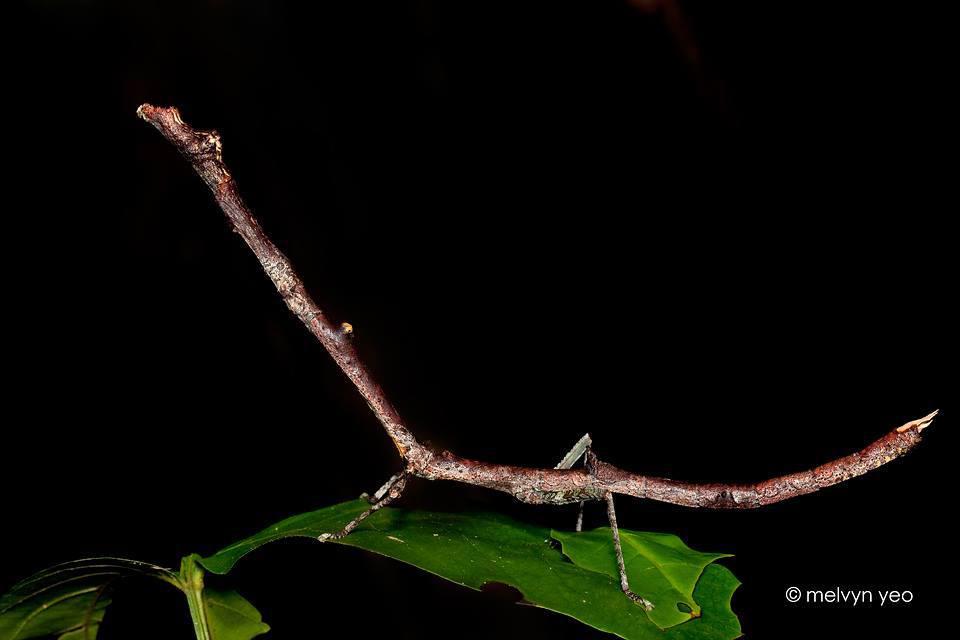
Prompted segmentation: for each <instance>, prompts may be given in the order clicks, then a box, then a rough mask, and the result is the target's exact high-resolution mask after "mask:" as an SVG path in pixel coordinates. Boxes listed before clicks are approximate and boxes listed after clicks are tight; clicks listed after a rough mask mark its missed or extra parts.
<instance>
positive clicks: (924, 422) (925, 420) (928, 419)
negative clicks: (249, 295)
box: [897, 409, 940, 433]
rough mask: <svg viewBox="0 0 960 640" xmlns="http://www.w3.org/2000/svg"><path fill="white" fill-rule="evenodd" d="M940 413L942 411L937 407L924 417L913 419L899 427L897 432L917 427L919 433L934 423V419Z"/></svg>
mask: <svg viewBox="0 0 960 640" xmlns="http://www.w3.org/2000/svg"><path fill="white" fill-rule="evenodd" d="M938 413H940V409H936V410H934V411H933V412H931V413H928V414H927V415H925V416H923V417H922V418H918V419H917V420H911V421H910V422H908V423H906V424H905V425H903V426H902V427H897V432H898V433H903V432H904V431H909V430H910V429H913V428H916V429H917V433H919V432H921V431H923V430H924V429H926V428H927V427H929V426H930V425H931V424H932V423H933V419H934V418H936V417H937V414H938Z"/></svg>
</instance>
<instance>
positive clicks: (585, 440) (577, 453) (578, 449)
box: [555, 433, 593, 532]
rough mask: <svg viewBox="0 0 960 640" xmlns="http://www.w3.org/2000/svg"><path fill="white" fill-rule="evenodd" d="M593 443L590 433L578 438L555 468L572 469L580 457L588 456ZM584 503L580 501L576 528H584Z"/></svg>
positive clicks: (580, 529)
mask: <svg viewBox="0 0 960 640" xmlns="http://www.w3.org/2000/svg"><path fill="white" fill-rule="evenodd" d="M591 444H593V441H592V440H591V439H590V434H589V433H585V434H583V437H582V438H580V439H579V440H577V444H575V445H573V449H570V452H569V453H567V455H565V456H563V460H561V461H560V464H558V465H557V466H556V467H555V468H556V469H570V468H572V467H573V465H575V464H576V463H577V461H578V460H579V459H580V458H586V456H587V454H588V453H589V452H590V445H591ZM583 505H584V502H583V501H581V502H580V507H579V510H578V511H577V526H576V530H577V531H578V532H579V531H582V530H583Z"/></svg>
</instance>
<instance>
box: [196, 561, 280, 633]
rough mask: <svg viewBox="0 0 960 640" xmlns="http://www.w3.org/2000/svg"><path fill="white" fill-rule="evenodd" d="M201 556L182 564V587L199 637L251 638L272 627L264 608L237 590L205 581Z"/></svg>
mask: <svg viewBox="0 0 960 640" xmlns="http://www.w3.org/2000/svg"><path fill="white" fill-rule="evenodd" d="M199 558H200V556H198V555H196V554H194V555H190V556H187V557H186V558H184V559H183V561H182V562H181V564H180V578H181V581H182V588H183V591H184V593H185V594H186V596H187V603H188V605H189V606H190V617H191V619H192V620H193V629H194V632H195V633H196V635H197V640H251V638H255V637H257V636H259V635H261V634H264V633H266V632H267V631H270V627H268V626H267V625H266V624H264V623H263V621H262V619H261V617H260V612H259V611H257V610H256V608H254V606H253V605H252V604H250V603H249V602H248V601H247V600H246V599H245V598H244V597H243V596H241V595H240V594H239V593H237V592H236V591H223V590H218V589H213V588H211V587H209V586H207V585H205V584H204V579H203V569H201V568H200V567H199V566H198V565H197V560H198V559H199Z"/></svg>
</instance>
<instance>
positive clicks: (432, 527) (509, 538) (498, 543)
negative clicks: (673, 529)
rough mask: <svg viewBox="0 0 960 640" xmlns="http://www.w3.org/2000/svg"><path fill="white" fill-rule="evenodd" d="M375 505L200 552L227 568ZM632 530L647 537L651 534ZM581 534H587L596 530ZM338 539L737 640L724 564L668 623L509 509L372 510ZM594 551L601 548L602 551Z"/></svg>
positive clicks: (706, 636)
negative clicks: (685, 611)
mask: <svg viewBox="0 0 960 640" xmlns="http://www.w3.org/2000/svg"><path fill="white" fill-rule="evenodd" d="M367 507H369V505H368V504H367V503H366V502H365V501H363V500H356V501H351V502H346V503H343V504H339V505H334V506H332V507H328V508H325V509H320V510H317V511H313V512H310V513H305V514H302V515H298V516H294V517H292V518H288V519H286V520H283V521H281V522H279V523H277V524H275V525H273V526H271V527H268V528H266V529H264V530H263V531H261V532H260V533H257V534H255V535H253V536H251V537H250V538H247V539H245V540H242V541H240V542H238V543H236V544H233V545H230V546H229V547H226V548H225V549H222V550H221V551H219V552H218V553H216V554H214V555H212V556H210V557H207V558H202V559H200V560H199V562H200V563H201V564H202V565H203V566H204V567H206V568H207V570H209V571H211V572H214V573H221V574H225V573H227V572H229V571H230V570H231V569H232V568H233V566H234V565H235V564H236V563H237V561H238V560H240V558H242V557H243V556H244V555H246V554H247V553H250V552H251V551H253V550H254V549H256V548H257V547H260V546H262V545H264V544H267V543H269V542H272V541H275V540H280V539H283V538H289V537H309V538H314V539H315V538H316V537H317V536H319V535H320V534H321V533H329V532H334V531H338V530H339V529H341V528H342V527H343V525H344V524H346V523H347V522H348V521H350V520H351V519H353V518H354V517H355V516H356V515H358V514H359V513H361V512H362V511H364V510H365V509H366V508H367ZM608 533H609V532H608ZM624 533H627V532H624ZM629 533H630V534H631V535H636V536H640V537H641V538H642V537H643V536H645V535H647V534H640V533H634V532H629ZM581 535H585V536H587V537H588V538H589V537H590V535H591V534H581ZM650 535H653V536H656V534H650ZM591 540H592V538H591ZM597 542H599V540H597ZM337 544H343V545H347V546H354V547H360V548H363V549H366V550H368V551H373V552H375V553H379V554H382V555H385V556H388V557H391V558H395V559H397V560H400V561H402V562H406V563H408V564H411V565H414V566H416V567H419V568H421V569H423V570H425V571H428V572H430V573H433V574H436V575H438V576H440V577H442V578H446V579H447V580H450V581H452V582H455V583H457V584H461V585H464V586H467V587H470V588H473V589H480V588H481V587H483V585H485V584H488V583H497V582H499V583H504V584H508V585H511V586H513V587H515V588H517V589H518V590H519V591H520V592H521V593H522V594H523V596H524V598H525V602H526V603H528V604H532V605H535V606H538V607H542V608H544V609H549V610H551V611H556V612H558V613H561V614H564V615H567V616H570V617H573V618H575V619H577V620H579V621H581V622H583V623H585V624H587V625H590V626H592V627H595V628H597V629H601V630H603V631H608V632H610V633H614V634H616V635H619V636H621V637H622V638H626V639H627V640H654V639H656V640H731V639H732V638H736V637H738V636H739V635H740V625H739V622H738V621H737V617H736V616H735V615H734V614H733V612H732V610H731V609H730V599H731V597H732V596H733V592H734V591H735V590H736V588H737V586H738V585H739V582H737V580H736V578H735V577H734V576H733V574H732V573H730V571H729V570H727V569H726V568H724V567H720V566H719V565H710V566H707V568H706V570H704V569H703V565H699V568H698V569H696V575H698V576H699V575H700V573H701V571H702V572H703V573H702V576H701V577H700V581H699V583H697V586H696V588H693V592H692V598H690V600H691V601H692V602H694V603H699V605H698V607H697V610H698V611H699V612H700V614H701V615H700V617H699V618H695V619H693V620H690V621H689V622H685V623H683V624H678V625H676V626H673V627H670V628H669V629H666V630H663V629H661V628H660V627H659V626H657V624H655V623H654V622H653V621H651V619H650V618H649V617H648V616H647V613H646V612H645V611H644V610H643V609H642V608H641V607H639V606H637V605H636V604H634V603H633V602H631V601H630V600H629V599H628V598H626V597H625V596H624V595H623V593H622V592H621V591H620V587H619V581H618V580H617V579H616V578H615V577H614V576H611V575H610V574H608V573H607V572H606V571H605V570H596V569H593V568H590V567H587V566H581V565H578V564H575V563H574V562H576V559H574V562H571V561H570V559H568V558H567V557H566V556H565V555H564V554H563V553H562V552H561V551H560V550H559V549H557V548H556V547H555V546H554V544H553V543H552V541H551V531H550V529H546V528H543V527H536V526H532V525H529V524H525V523H522V522H518V521H515V520H512V519H510V518H508V517H506V516H503V515H501V514H496V513H433V512H427V511H407V510H402V509H390V508H386V509H381V510H380V511H378V512H377V513H375V514H373V515H371V516H370V517H369V518H367V519H366V520H365V521H364V522H363V523H362V524H361V525H360V526H359V527H358V528H357V529H356V530H355V531H354V532H353V533H351V534H350V535H349V536H347V537H345V538H343V539H341V540H339V541H337ZM606 544H607V545H608V546H610V547H611V553H612V542H611V541H609V540H608V541H607V543H606ZM587 546H589V541H588V543H587ZM693 553H696V552H693ZM585 554H586V555H587V556H590V555H593V554H590V553H586V552H585ZM577 555H580V554H579V553H578V554H577ZM595 555H596V556H597V557H600V554H599V552H597V553H596V554H595ZM715 557H719V556H715ZM673 573H674V572H671V574H673ZM678 573H679V572H678ZM632 580H633V581H634V582H633V583H632V586H634V589H635V590H636V591H637V592H638V593H644V587H645V580H644V576H642V575H640V576H632ZM693 581H694V582H696V577H694V578H693ZM668 582H669V580H668ZM692 584H693V583H691V584H690V585H689V586H690V587H691V588H692ZM678 585H679V587H680V588H679V589H677V592H679V593H681V595H683V594H686V589H687V584H686V582H685V581H680V582H678ZM671 595H672V594H671ZM684 597H687V598H689V596H686V595H684ZM684 601H685V600H684ZM674 606H675V604H674ZM686 618H687V619H689V618H690V616H689V615H687V616H686Z"/></svg>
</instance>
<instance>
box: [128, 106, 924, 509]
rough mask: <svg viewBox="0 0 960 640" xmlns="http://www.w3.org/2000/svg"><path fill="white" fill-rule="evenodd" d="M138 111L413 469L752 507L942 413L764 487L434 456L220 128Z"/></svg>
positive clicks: (478, 480) (869, 465)
mask: <svg viewBox="0 0 960 640" xmlns="http://www.w3.org/2000/svg"><path fill="white" fill-rule="evenodd" d="M137 114H138V115H139V116H140V117H141V118H143V119H144V120H146V121H147V122H149V123H150V124H152V125H153V126H154V127H155V128H156V129H157V130H158V131H159V132H160V133H161V134H163V136H164V137H165V138H166V139H167V140H168V141H169V142H170V143H171V144H173V145H174V147H176V148H177V149H178V150H179V151H180V153H182V154H183V155H184V156H185V157H186V159H187V160H188V161H189V162H190V164H191V165H192V166H193V168H194V170H195V171H196V172H197V174H199V175H200V177H201V178H202V179H203V181H204V182H205V183H206V184H207V186H208V187H209V188H210V190H211V191H212V192H213V196H214V198H215V199H216V201H217V204H219V205H220V208H221V209H222V210H223V212H224V214H226V216H227V219H228V220H229V221H230V223H231V224H232V225H233V228H234V230H236V231H237V233H239V234H240V236H241V237H242V238H243V239H244V241H246V243H247V245H248V246H249V247H250V249H251V251H253V253H254V255H255V256H256V257H257V259H258V260H259V261H260V264H261V266H262V267H263V270H264V271H265V272H266V273H267V276H269V278H270V280H272V281H273V284H274V285H275V286H276V288H277V291H279V293H280V295H281V296H282V297H283V299H284V301H285V302H286V304H287V306H288V307H289V308H290V311H292V312H293V314H294V315H295V316H297V317H298V318H299V319H300V321H301V322H303V323H304V325H306V327H307V329H308V330H309V331H310V332H311V333H313V335H314V336H316V338H317V339H318V340H319V341H320V343H321V344H322V345H323V346H324V348H325V349H326V350H327V352H328V353H329V354H330V355H331V357H332V358H333V360H334V362H336V363H337V365H338V366H339V367H340V369H341V370H343V372H344V373H345V374H346V376H347V377H348V378H349V379H350V380H351V382H353V384H354V385H355V386H356V388H357V390H358V391H359V392H360V394H361V395H362V396H363V397H364V399H365V400H366V401H367V404H368V405H369V406H370V409H371V410H372V411H373V413H374V415H376V417H377V419H378V420H379V421H380V423H381V424H382V425H383V427H384V429H385V430H386V432H387V435H388V436H389V437H390V439H391V440H392V441H393V443H394V445H396V447H397V451H398V452H399V453H400V456H401V457H402V458H403V459H404V461H405V462H406V465H407V468H406V471H407V473H409V474H410V475H414V476H417V477H421V478H426V479H428V480H451V481H455V482H462V483H465V484H471V485H476V486H480V487H486V488H488V489H494V490H497V491H503V492H505V493H509V494H511V495H513V496H514V497H516V498H517V499H518V500H520V501H522V502H527V503H532V504H567V503H573V502H582V501H597V500H605V499H606V496H607V495H608V494H613V493H618V494H624V495H629V496H635V497H637V498H646V499H650V500H658V501H660V502H669V503H673V504H678V505H683V506H686V507H697V508H709V509H750V508H755V507H760V506H763V505H767V504H772V503H774V502H780V501H782V500H787V499H789V498H793V497H796V496H800V495H804V494H807V493H812V492H814V491H819V490H820V489H823V488H825V487H829V486H831V485H834V484H837V483H839V482H843V481H845V480H848V479H850V478H853V477H856V476H859V475H863V474H864V473H867V472H868V471H871V470H873V469H876V468H877V467H879V466H881V465H883V464H886V463H887V462H890V461H891V460H893V459H895V458H898V457H900V456H902V455H904V454H905V453H906V452H908V451H909V450H910V449H912V448H913V447H915V446H916V445H917V443H919V442H920V439H921V432H922V431H923V430H924V429H925V428H926V427H927V426H929V425H930V423H931V422H932V420H933V418H934V416H935V415H936V414H937V412H936V411H934V412H933V413H931V414H929V415H927V416H925V417H923V418H920V419H919V420H914V421H912V422H908V423H906V424H904V425H903V426H901V427H898V428H896V429H894V430H893V431H891V432H890V433H888V434H887V435H885V436H883V437H882V438H880V439H879V440H877V441H876V442H874V443H872V444H870V445H869V446H867V447H866V448H864V449H862V450H861V451H858V452H857V453H853V454H851V455H848V456H845V457H843V458H839V459H837V460H833V461H831V462H828V463H826V464H823V465H820V466H819V467H816V468H815V469H811V470H809V471H803V472H800V473H794V474H790V475H785V476H781V477H778V478H773V479H770V480H766V481H763V482H758V483H755V484H720V483H717V484H691V483H686V482H678V481H675V480H670V479H668V478H655V477H649V476H644V475H640V474H636V473H632V472H629V471H624V470H623V469H618V468H617V467H614V466H613V465H610V464H606V463H604V462H601V461H599V460H597V459H596V456H594V455H593V454H592V453H590V454H588V458H587V466H586V467H585V468H579V469H538V468H531V467H517V466H509V465H499V464H491V463H488V462H480V461H477V460H467V459H465V458H461V457H460V456H457V455H455V454H453V453H450V452H448V451H444V452H434V451H432V450H430V449H429V448H427V447H425V446H423V445H421V444H420V443H419V442H418V441H417V439H416V438H415V437H414V436H413V433H412V432H411V431H410V430H409V429H408V428H407V426H406V425H405V424H404V422H403V419H402V418H401V417H400V414H399V413H397V410H396V409H394V407H393V405H392V404H390V402H389V401H388V400H387V398H386V396H385V394H384V392H383V389H381V388H380V386H379V385H378V384H377V383H376V381H375V380H374V378H373V376H372V375H371V374H370V371H369V370H368V369H367V368H366V366H365V365H364V364H363V362H361V360H360V358H359V357H358V355H357V352H356V349H354V347H353V344H352V334H353V328H352V327H351V326H350V325H349V324H348V323H342V324H336V323H335V322H333V321H331V320H330V319H329V318H328V317H327V316H325V315H324V313H323V311H322V310H321V309H320V307H319V306H318V305H317V304H316V303H315V302H314V301H313V299H312V298H311V297H310V294H309V293H307V290H306V288H305V287H304V285H303V282H302V281H301V280H300V278H299V276H298V275H297V273H296V271H295V270H294V268H293V266H292V265H291V264H290V261H289V260H288V259H287V257H286V256H285V255H284V254H283V253H282V252H281V251H280V250H279V249H278V248H277V247H276V245H274V244H273V242H272V241H271V240H270V238H269V237H267V234H266V233H265V232H264V231H263V229H262V228H261V227H260V224H259V223H258V222H257V220H256V218H254V216H253V214H252V213H251V211H250V209H249V208H248V207H247V206H246V204H245V203H244V201H243V199H242V198H241V197H240V195H239V193H238V192H237V187H236V183H235V182H234V180H233V177H232V176H231V175H230V172H229V171H228V170H227V167H226V165H225V164H224V163H223V149H222V144H221V141H220V136H219V135H218V134H217V133H216V132H215V131H198V130H194V129H193V128H192V127H190V126H189V125H188V124H186V123H185V122H184V121H183V120H182V119H181V117H180V113H179V112H178V111H177V110H176V109H175V108H173V107H155V106H151V105H149V104H144V105H142V106H141V107H140V108H139V109H138V110H137Z"/></svg>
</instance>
